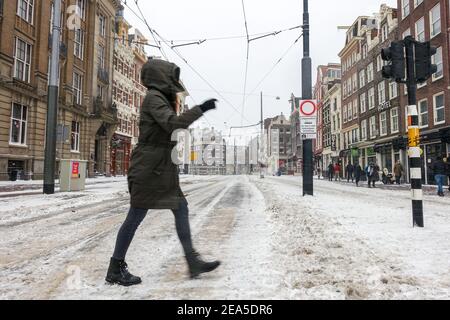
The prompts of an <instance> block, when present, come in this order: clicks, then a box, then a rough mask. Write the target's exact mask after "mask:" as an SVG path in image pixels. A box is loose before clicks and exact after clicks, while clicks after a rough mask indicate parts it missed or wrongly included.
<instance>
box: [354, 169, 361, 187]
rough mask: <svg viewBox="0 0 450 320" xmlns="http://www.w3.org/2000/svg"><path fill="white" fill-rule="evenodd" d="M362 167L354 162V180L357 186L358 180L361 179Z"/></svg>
mask: <svg viewBox="0 0 450 320" xmlns="http://www.w3.org/2000/svg"><path fill="white" fill-rule="evenodd" d="M362 171H363V170H362V168H361V166H360V165H359V163H356V164H355V181H356V186H357V187H359V182H360V181H361V176H362V173H363V172H362Z"/></svg>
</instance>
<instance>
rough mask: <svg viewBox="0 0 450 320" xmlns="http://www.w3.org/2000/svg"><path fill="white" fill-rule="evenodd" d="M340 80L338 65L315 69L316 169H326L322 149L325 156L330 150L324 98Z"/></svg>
mask: <svg viewBox="0 0 450 320" xmlns="http://www.w3.org/2000/svg"><path fill="white" fill-rule="evenodd" d="M340 79H341V65H340V64H337V63H330V64H328V65H326V66H318V67H317V79H316V84H315V86H314V93H313V97H314V99H315V100H317V139H316V141H315V142H314V144H313V145H314V156H315V167H316V168H321V169H323V168H324V166H325V167H326V165H325V164H324V161H323V151H324V148H326V149H327V154H329V151H331V150H329V149H330V148H331V118H330V104H329V103H328V104H326V103H325V100H326V99H325V98H326V95H327V93H328V91H329V89H331V87H333V85H334V84H335V82H336V81H340ZM325 139H326V140H325Z"/></svg>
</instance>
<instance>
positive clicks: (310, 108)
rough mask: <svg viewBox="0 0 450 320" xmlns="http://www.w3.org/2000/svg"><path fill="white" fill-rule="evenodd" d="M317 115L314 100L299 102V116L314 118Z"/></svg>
mask: <svg viewBox="0 0 450 320" xmlns="http://www.w3.org/2000/svg"><path fill="white" fill-rule="evenodd" d="M316 113H317V103H316V101H314V100H304V101H301V102H300V116H303V117H315V116H316Z"/></svg>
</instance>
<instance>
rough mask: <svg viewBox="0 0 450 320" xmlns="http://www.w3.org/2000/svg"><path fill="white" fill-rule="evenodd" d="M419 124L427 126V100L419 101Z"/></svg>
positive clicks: (422, 126)
mask: <svg viewBox="0 0 450 320" xmlns="http://www.w3.org/2000/svg"><path fill="white" fill-rule="evenodd" d="M419 126H420V127H421V128H426V127H428V100H427V99H425V100H422V101H419Z"/></svg>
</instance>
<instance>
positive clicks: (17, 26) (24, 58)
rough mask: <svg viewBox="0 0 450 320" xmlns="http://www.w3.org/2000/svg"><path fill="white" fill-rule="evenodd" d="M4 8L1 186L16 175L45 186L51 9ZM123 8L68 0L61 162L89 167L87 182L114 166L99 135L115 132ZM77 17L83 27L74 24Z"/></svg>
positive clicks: (0, 29) (0, 14)
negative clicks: (116, 46)
mask: <svg viewBox="0 0 450 320" xmlns="http://www.w3.org/2000/svg"><path fill="white" fill-rule="evenodd" d="M1 5H2V10H0V36H1V39H2V41H1V43H0V179H2V180H6V179H8V178H9V173H11V171H13V170H16V171H18V172H19V177H20V178H24V179H42V175H43V163H44V147H45V146H44V144H45V127H46V126H45V122H46V112H47V86H48V69H49V56H50V49H51V48H50V46H51V42H50V41H49V39H50V34H51V23H52V4H51V2H50V1H43V0H41V1H39V0H36V1H27V0H11V1H2V2H1ZM74 6H78V8H79V9H78V11H77V10H75V9H74V8H76V7H74ZM118 9H119V1H115V0H98V1H87V0H69V1H64V2H63V6H62V12H61V14H62V17H63V19H62V23H63V25H64V26H65V27H64V28H63V31H62V35H61V54H60V92H59V97H60V99H59V106H58V107H59V110H58V143H57V161H58V162H59V160H60V159H80V160H87V161H88V174H89V176H93V175H94V172H95V169H96V166H97V164H98V163H99V162H106V163H107V162H108V160H107V157H108V156H107V154H99V153H98V150H99V149H98V148H97V146H98V145H99V144H100V142H99V139H100V136H104V135H106V136H107V135H111V132H113V131H114V129H115V111H114V109H113V108H112V101H111V98H110V97H111V83H112V53H113V41H112V39H113V37H114V22H115V15H116V12H117V10H118ZM76 12H79V14H80V21H81V23H80V25H74V24H73V23H71V22H72V20H73V16H74V14H75V13H76ZM104 157H106V158H104Z"/></svg>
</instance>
